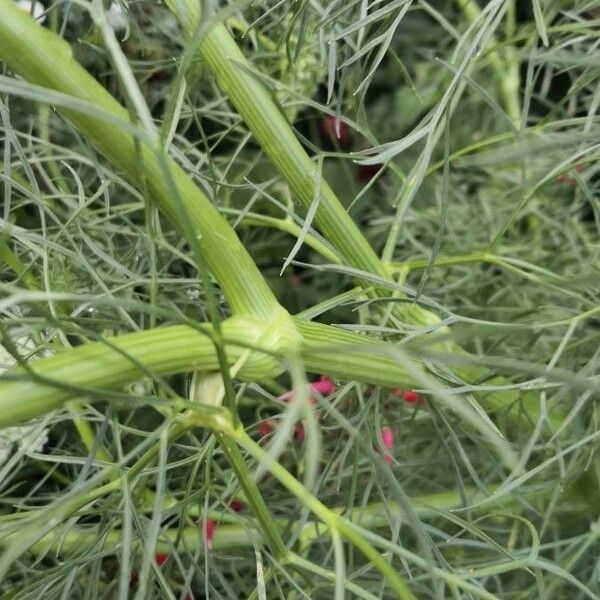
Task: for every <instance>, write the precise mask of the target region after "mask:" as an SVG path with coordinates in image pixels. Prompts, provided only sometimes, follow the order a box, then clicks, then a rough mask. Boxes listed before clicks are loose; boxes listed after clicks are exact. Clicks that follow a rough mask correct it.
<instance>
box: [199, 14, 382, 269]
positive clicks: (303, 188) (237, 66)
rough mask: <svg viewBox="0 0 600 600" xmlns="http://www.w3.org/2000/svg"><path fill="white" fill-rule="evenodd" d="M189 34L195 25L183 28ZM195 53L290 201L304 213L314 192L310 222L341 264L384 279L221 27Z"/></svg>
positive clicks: (366, 245) (365, 244) (370, 250)
mask: <svg viewBox="0 0 600 600" xmlns="http://www.w3.org/2000/svg"><path fill="white" fill-rule="evenodd" d="M187 25H188V27H189V29H188V30H189V31H191V30H193V29H194V28H195V26H196V23H194V22H189V23H188V24H187ZM199 51H200V53H201V55H202V57H203V58H204V60H205V61H206V62H207V64H208V66H209V67H210V69H211V71H212V72H213V73H214V75H215V77H216V79H217V82H218V84H219V87H221V89H222V90H224V91H225V93H226V94H227V96H228V97H229V99H230V100H231V103H232V104H233V105H234V106H235V108H236V110H237V111H238V112H239V114H240V116H241V117H242V118H243V119H244V122H245V123H246V124H247V125H248V127H249V128H250V130H251V131H252V133H253V134H254V136H255V137H256V139H257V140H258V142H259V144H260V145H261V146H262V148H263V150H264V151H265V154H266V155H267V156H268V157H269V159H270V160H271V161H272V162H273V164H274V165H275V166H276V168H277V169H278V171H279V172H280V173H281V175H282V176H283V178H284V179H285V180H286V182H287V183H288V185H289V186H290V189H291V190H292V193H293V195H294V198H295V199H296V200H297V201H298V202H299V203H300V204H301V205H302V206H303V207H304V208H305V209H306V210H308V209H309V208H310V206H311V204H312V203H313V200H314V196H315V189H316V187H317V185H319V186H320V192H321V195H320V199H319V207H318V210H317V213H316V216H315V222H316V224H317V226H318V227H319V229H320V230H321V231H322V232H323V234H324V235H325V236H326V237H327V239H328V240H329V241H330V242H331V244H332V245H333V246H334V247H335V248H337V249H338V250H339V251H340V253H341V255H342V256H343V257H344V259H345V261H346V262H347V263H348V264H350V265H353V266H355V267H357V268H359V269H362V270H364V271H367V272H369V273H375V274H378V275H381V276H383V277H387V273H386V271H385V269H384V267H383V265H382V263H381V261H380V260H379V257H378V256H377V254H376V253H375V252H374V250H373V248H372V247H371V246H370V244H369V242H368V241H367V240H366V238H365V237H364V235H363V234H362V233H361V231H360V229H359V228H358V226H357V225H356V223H355V222H354V221H353V219H352V218H351V217H350V215H349V214H348V212H347V211H346V209H345V208H344V207H343V206H342V203H341V202H340V201H339V199H338V198H337V196H336V195H335V193H334V192H333V190H332V189H331V188H330V187H329V185H328V184H327V182H326V181H324V180H323V179H321V181H320V182H318V181H317V179H316V178H317V173H318V169H317V165H316V163H315V162H314V161H313V160H311V158H310V157H309V156H308V154H307V153H306V151H305V150H304V148H303V147H302V145H301V144H300V142H299V141H298V139H297V138H296V136H295V135H294V133H293V131H292V129H291V127H290V125H289V123H288V121H287V119H286V118H285V116H284V115H283V113H282V112H281V111H280V110H279V108H278V107H277V105H276V104H275V102H274V100H273V98H272V97H271V95H270V94H269V93H268V92H267V90H266V89H265V88H264V87H263V86H262V84H261V83H260V82H259V81H258V79H257V78H256V77H255V76H254V75H252V69H253V68H252V66H251V65H250V63H249V62H248V61H247V60H246V57H245V56H244V54H243V53H242V51H241V50H240V49H239V47H238V46H237V44H236V43H235V41H234V39H233V38H232V37H231V35H230V34H229V31H228V30H227V28H226V27H225V26H224V25H221V24H218V25H215V26H213V27H212V28H211V29H210V30H209V31H207V32H206V33H205V34H204V36H203V37H202V39H201V41H200V45H199Z"/></svg>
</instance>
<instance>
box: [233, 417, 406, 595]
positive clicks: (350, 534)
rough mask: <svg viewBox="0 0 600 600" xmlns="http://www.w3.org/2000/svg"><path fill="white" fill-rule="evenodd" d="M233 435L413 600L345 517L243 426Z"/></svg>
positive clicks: (390, 581) (392, 572)
mask: <svg viewBox="0 0 600 600" xmlns="http://www.w3.org/2000/svg"><path fill="white" fill-rule="evenodd" d="M233 439H234V440H235V441H236V442H237V443H238V444H239V445H240V446H241V447H242V448H243V449H244V450H246V452H248V453H249V454H250V455H251V456H252V457H253V458H255V459H256V460H258V461H259V462H261V463H262V464H264V466H265V467H266V468H267V469H268V470H269V472H270V473H271V474H272V475H273V476H274V477H275V478H276V479H278V480H279V482H280V483H281V484H282V485H283V486H284V487H286V488H287V489H288V490H289V491H290V492H291V493H292V494H294V496H296V498H298V500H299V501H300V502H302V504H304V505H305V506H306V507H307V508H308V509H309V510H310V511H311V512H312V513H313V514H315V515H316V516H317V517H318V518H319V519H320V520H321V521H323V523H324V524H325V525H326V526H327V527H328V528H329V529H330V530H332V531H333V530H335V531H337V532H338V533H339V534H340V535H341V536H342V537H343V538H345V539H346V540H347V541H349V542H350V543H351V544H353V545H354V546H355V547H356V548H357V549H358V550H360V551H361V552H362V553H363V554H364V556H365V557H366V558H367V559H368V560H369V561H370V562H371V563H372V564H373V566H375V567H376V568H377V569H378V570H379V572H380V573H381V574H382V575H383V576H384V578H385V580H386V581H387V583H388V584H389V586H390V587H391V588H392V589H393V590H394V591H395V592H396V594H397V595H398V598H401V599H408V600H416V598H415V596H414V595H413V593H412V592H411V590H410V588H409V587H408V584H407V583H406V580H405V579H404V578H403V577H402V576H401V575H400V574H399V573H398V572H397V571H396V570H395V569H394V568H393V567H392V565H391V564H390V563H388V561H387V560H386V559H384V558H383V557H382V556H381V554H380V553H379V552H378V551H377V550H376V549H375V548H374V547H373V546H372V545H371V544H370V543H369V542H368V541H367V540H366V539H365V538H364V537H363V536H362V535H361V534H360V533H359V532H358V531H356V529H354V528H353V527H352V526H351V525H350V524H349V523H348V522H347V521H346V519H344V518H342V517H341V516H340V515H338V514H336V513H334V512H333V511H332V510H331V509H329V508H327V506H325V505H324V504H323V503H322V502H321V501H320V500H318V499H317V498H316V497H315V496H313V495H312V494H311V493H310V492H309V491H308V490H307V489H306V488H305V487H304V486H303V485H302V484H301V483H300V482H299V481H298V480H297V479H295V478H294V477H292V475H290V473H289V472H288V471H287V470H286V469H285V468H284V467H282V466H281V465H280V464H279V463H278V462H277V461H276V460H274V459H273V458H272V457H271V456H270V455H269V454H268V453H267V452H265V450H263V449H262V448H261V447H260V446H259V445H258V444H256V443H255V442H254V441H253V440H252V439H251V438H250V437H249V436H248V435H247V434H246V432H245V431H244V430H243V429H237V430H235V431H234V433H233Z"/></svg>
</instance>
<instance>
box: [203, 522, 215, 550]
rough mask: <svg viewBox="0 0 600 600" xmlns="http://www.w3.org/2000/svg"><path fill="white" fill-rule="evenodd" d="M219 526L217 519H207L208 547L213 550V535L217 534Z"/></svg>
mask: <svg viewBox="0 0 600 600" xmlns="http://www.w3.org/2000/svg"><path fill="white" fill-rule="evenodd" d="M216 528H217V523H216V521H213V520H212V519H206V534H205V535H206V538H205V539H206V547H207V548H208V549H209V550H212V548H213V537H214V535H215V529H216Z"/></svg>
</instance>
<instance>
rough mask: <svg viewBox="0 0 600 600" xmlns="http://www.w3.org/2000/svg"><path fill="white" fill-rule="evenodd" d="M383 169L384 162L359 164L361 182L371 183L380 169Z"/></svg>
mask: <svg viewBox="0 0 600 600" xmlns="http://www.w3.org/2000/svg"><path fill="white" fill-rule="evenodd" d="M381 169H383V165H382V164H376V165H359V167H358V173H357V177H358V180H359V181H360V182H361V183H369V181H371V179H373V177H375V175H377V173H379V171H381Z"/></svg>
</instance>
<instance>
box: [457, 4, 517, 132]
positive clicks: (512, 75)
mask: <svg viewBox="0 0 600 600" xmlns="http://www.w3.org/2000/svg"><path fill="white" fill-rule="evenodd" d="M457 4H458V6H459V8H460V9H461V10H462V12H463V15H464V16H465V19H466V20H467V22H468V23H469V25H474V24H475V23H477V22H478V21H479V19H480V18H481V8H479V5H478V4H477V0H457ZM514 17H515V15H514V5H513V2H512V0H509V10H508V15H507V19H508V20H509V25H510V21H511V20H514ZM510 29H511V28H510V26H509V27H508V31H509V32H510ZM485 49H486V51H487V52H488V56H489V59H490V65H491V67H492V69H493V70H494V74H495V76H496V80H497V82H498V86H499V88H500V92H501V94H502V100H503V102H504V108H505V109H506V112H507V114H508V116H509V118H510V119H511V121H512V122H513V123H515V124H516V125H517V126H519V124H520V120H521V103H520V101H519V89H520V84H521V82H520V76H519V59H518V56H517V55H516V53H515V52H514V49H512V47H511V48H510V49H508V50H506V51H505V56H502V55H501V54H500V47H499V46H498V43H497V42H496V40H495V38H493V37H492V38H490V40H489V41H488V42H487V44H486V48H485Z"/></svg>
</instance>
